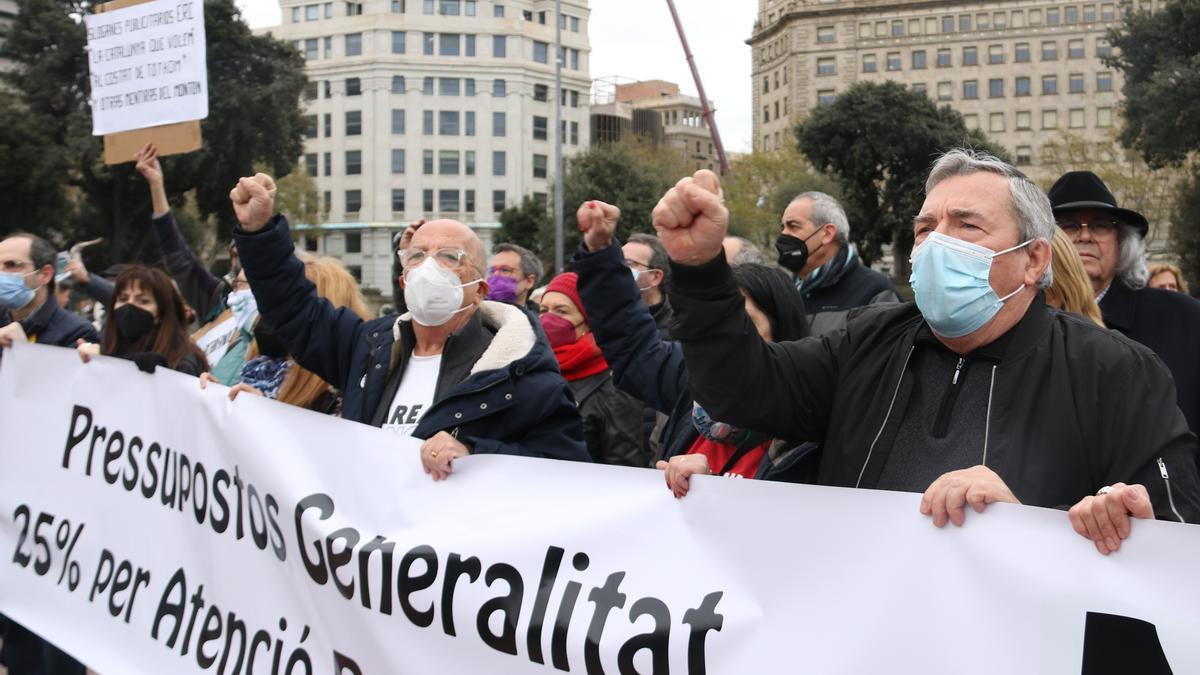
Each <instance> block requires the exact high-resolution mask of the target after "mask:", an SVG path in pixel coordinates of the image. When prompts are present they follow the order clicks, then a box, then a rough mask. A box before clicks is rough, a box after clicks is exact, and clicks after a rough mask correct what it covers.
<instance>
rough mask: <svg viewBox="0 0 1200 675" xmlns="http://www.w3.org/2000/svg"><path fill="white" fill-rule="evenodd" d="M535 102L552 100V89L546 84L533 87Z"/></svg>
mask: <svg viewBox="0 0 1200 675" xmlns="http://www.w3.org/2000/svg"><path fill="white" fill-rule="evenodd" d="M533 100H535V101H541V102H546V101H549V100H550V87H548V86H546V85H544V84H535V85H533Z"/></svg>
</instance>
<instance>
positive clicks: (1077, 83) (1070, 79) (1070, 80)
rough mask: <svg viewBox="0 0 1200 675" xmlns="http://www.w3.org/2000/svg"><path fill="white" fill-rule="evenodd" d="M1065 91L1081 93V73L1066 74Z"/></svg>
mask: <svg viewBox="0 0 1200 675" xmlns="http://www.w3.org/2000/svg"><path fill="white" fill-rule="evenodd" d="M1067 91H1069V92H1070V93H1072V94H1082V93H1083V73H1071V74H1070V75H1069V76H1067Z"/></svg>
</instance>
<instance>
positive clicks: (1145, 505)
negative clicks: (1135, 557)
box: [1067, 483, 1154, 555]
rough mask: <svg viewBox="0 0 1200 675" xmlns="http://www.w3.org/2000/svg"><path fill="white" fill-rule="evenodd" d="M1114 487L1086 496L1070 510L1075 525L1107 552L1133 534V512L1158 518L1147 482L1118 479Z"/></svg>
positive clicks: (1102, 550) (1147, 517)
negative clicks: (1104, 491)
mask: <svg viewBox="0 0 1200 675" xmlns="http://www.w3.org/2000/svg"><path fill="white" fill-rule="evenodd" d="M1110 489H1111V491H1110V492H1107V493H1106V494H1098V495H1096V496H1094V497H1084V498H1083V499H1081V500H1079V503H1077V504H1076V505H1075V506H1072V507H1071V509H1070V510H1069V511H1067V516H1068V517H1069V518H1070V519H1071V527H1073V528H1075V531H1076V532H1078V533H1079V534H1080V536H1082V537H1084V538H1085V539H1091V540H1092V543H1093V544H1095V545H1096V550H1097V551H1099V552H1100V553H1101V554H1103V555H1108V554H1109V553H1113V552H1115V551H1117V550H1119V549H1120V548H1121V542H1122V541H1124V540H1125V539H1128V538H1129V535H1130V533H1131V531H1132V527H1133V523H1132V522H1131V521H1130V520H1129V518H1130V516H1133V517H1134V518H1143V519H1147V520H1149V519H1153V518H1154V506H1153V505H1152V504H1151V503H1150V493H1148V492H1146V488H1145V487H1144V486H1141V485H1126V484H1124V483H1114V484H1113V485H1112V486H1110Z"/></svg>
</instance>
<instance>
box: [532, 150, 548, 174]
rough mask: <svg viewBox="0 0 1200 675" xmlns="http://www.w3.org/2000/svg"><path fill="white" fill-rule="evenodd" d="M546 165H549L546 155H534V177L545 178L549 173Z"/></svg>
mask: <svg viewBox="0 0 1200 675" xmlns="http://www.w3.org/2000/svg"><path fill="white" fill-rule="evenodd" d="M546 167H547V162H546V156H545V155H534V156H533V177H534V178H545V177H546V175H547V169H546Z"/></svg>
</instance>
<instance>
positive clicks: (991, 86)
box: [988, 77, 1004, 98]
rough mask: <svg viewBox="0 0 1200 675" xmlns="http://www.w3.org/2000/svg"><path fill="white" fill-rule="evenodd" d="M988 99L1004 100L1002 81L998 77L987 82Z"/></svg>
mask: <svg viewBox="0 0 1200 675" xmlns="http://www.w3.org/2000/svg"><path fill="white" fill-rule="evenodd" d="M988 98H1004V80H1003V79H1002V78H999V77H995V78H992V79H990V80H988Z"/></svg>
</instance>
